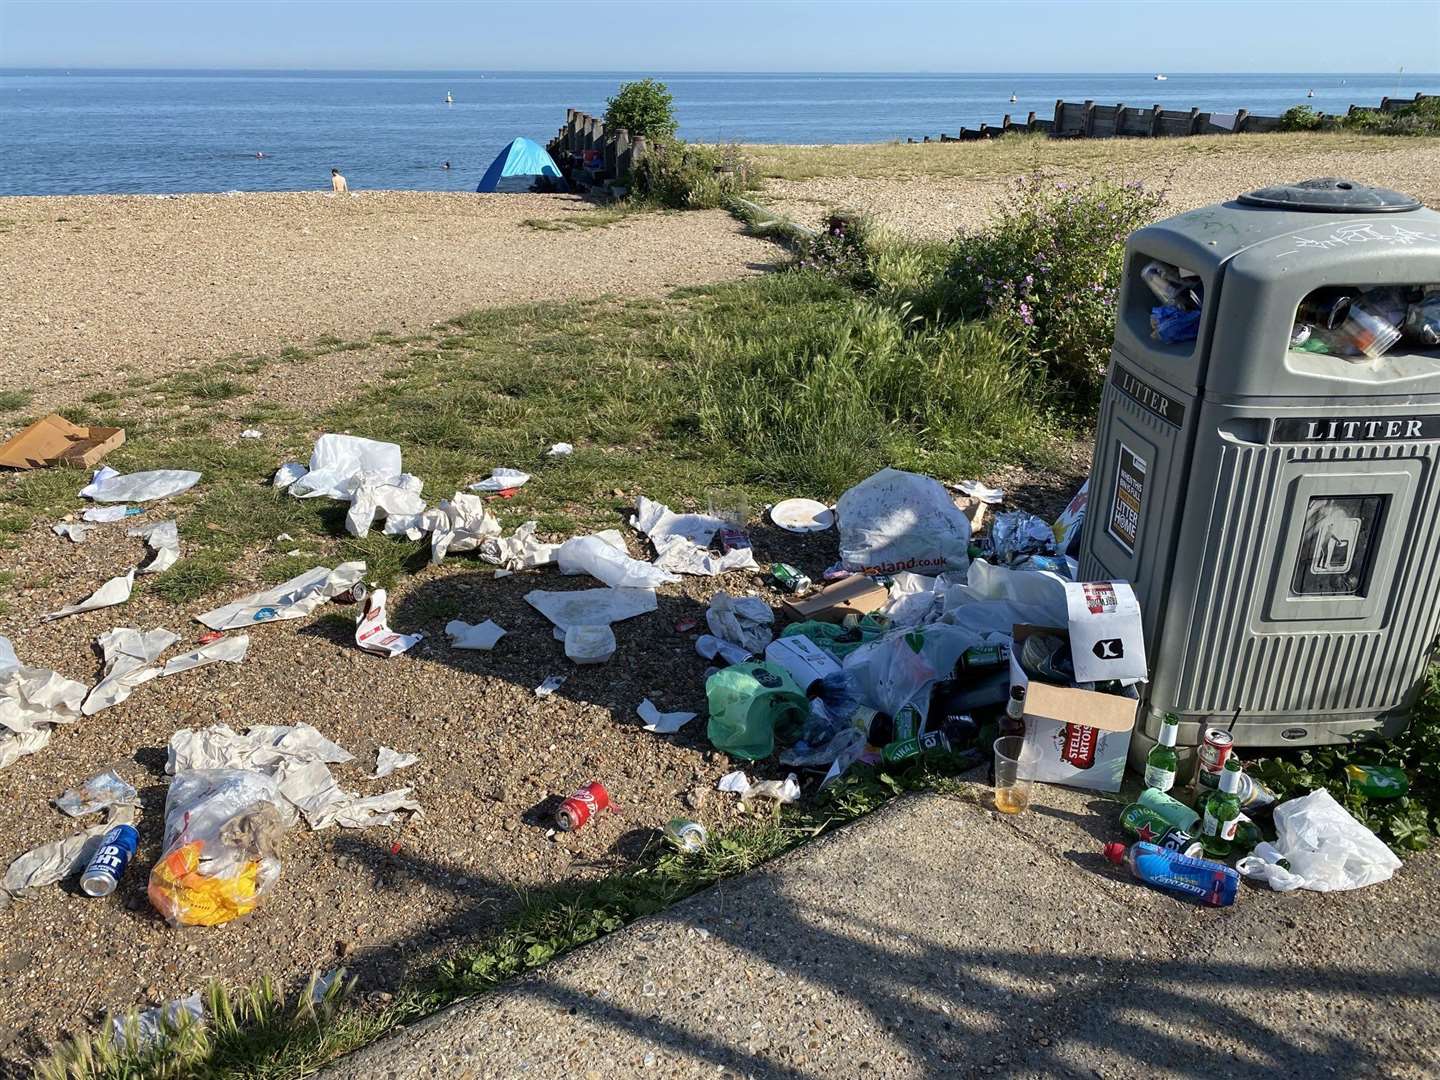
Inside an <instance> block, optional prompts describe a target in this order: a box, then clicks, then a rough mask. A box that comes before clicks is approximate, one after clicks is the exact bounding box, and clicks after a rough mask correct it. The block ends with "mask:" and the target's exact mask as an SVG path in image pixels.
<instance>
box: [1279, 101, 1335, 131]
mask: <svg viewBox="0 0 1440 1080" xmlns="http://www.w3.org/2000/svg"><path fill="white" fill-rule="evenodd" d="M1324 126H1325V114H1324V113H1321V112H1316V111H1315V110H1314V109H1312V108H1311V107H1310V106H1309V105H1296V106H1294V107H1293V108H1289V109H1286V110H1285V112H1284V113H1282V114H1281V116H1280V130H1281V131H1318V130H1319V129H1320V128H1322V127H1324Z"/></svg>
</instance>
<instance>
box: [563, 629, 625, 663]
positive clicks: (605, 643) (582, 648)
mask: <svg viewBox="0 0 1440 1080" xmlns="http://www.w3.org/2000/svg"><path fill="white" fill-rule="evenodd" d="M565 655H566V656H567V657H569V658H570V659H571V660H573V661H575V663H577V664H603V663H605V661H606V660H609V659H610V658H611V657H612V656H614V655H615V631H614V630H611V629H610V627H608V626H572V627H570V629H568V630H566V631H565Z"/></svg>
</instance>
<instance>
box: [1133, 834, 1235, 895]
mask: <svg viewBox="0 0 1440 1080" xmlns="http://www.w3.org/2000/svg"><path fill="white" fill-rule="evenodd" d="M1105 858H1107V859H1109V860H1110V861H1111V862H1112V863H1115V864H1116V865H1117V866H1119V865H1121V864H1124V865H1125V866H1128V867H1129V868H1130V873H1132V874H1134V875H1135V876H1136V877H1137V878H1139V879H1140V880H1141V881H1143V882H1145V884H1147V885H1153V886H1154V887H1155V888H1157V889H1164V890H1165V891H1166V892H1171V893H1175V894H1176V895H1178V896H1189V897H1193V898H1194V899H1196V900H1199V901H1200V902H1201V903H1202V904H1206V905H1208V906H1210V907H1228V906H1229V905H1231V904H1233V903H1234V902H1235V897H1236V896H1237V895H1238V893H1239V890H1240V875H1239V874H1237V873H1236V872H1235V871H1234V870H1232V869H1230V867H1228V866H1226V865H1225V864H1224V863H1218V862H1211V861H1210V860H1209V859H1194V858H1191V857H1190V856H1188V855H1182V854H1180V853H1179V852H1178V851H1171V850H1169V849H1167V848H1162V847H1157V846H1156V845H1154V844H1147V843H1145V842H1144V841H1140V842H1138V843H1134V844H1131V845H1130V847H1129V849H1128V850H1127V849H1126V847H1125V845H1124V844H1106V845H1105Z"/></svg>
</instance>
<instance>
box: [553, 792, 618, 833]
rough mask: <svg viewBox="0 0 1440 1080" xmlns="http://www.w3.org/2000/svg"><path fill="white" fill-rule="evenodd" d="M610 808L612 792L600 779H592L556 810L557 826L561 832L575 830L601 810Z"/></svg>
mask: <svg viewBox="0 0 1440 1080" xmlns="http://www.w3.org/2000/svg"><path fill="white" fill-rule="evenodd" d="M609 809H610V793H609V792H608V791H606V790H605V785H604V784H602V783H601V782H600V781H599V780H591V781H590V783H588V784H586V785H585V786H584V787H582V788H581V789H580V790H579V791H577V792H575V794H574V795H571V796H570V797H569V798H568V799H566V800H565V801H564V802H563V803H561V804H560V809H559V810H557V811H556V812H555V827H556V828H557V829H559V830H560V831H561V832H574V831H575V830H576V829H579V828H581V827H583V826H584V824H585V823H586V822H587V821H589V820H590V819H591V818H592V817H594V816H595V815H596V814H598V813H599V812H600V811H601V810H609Z"/></svg>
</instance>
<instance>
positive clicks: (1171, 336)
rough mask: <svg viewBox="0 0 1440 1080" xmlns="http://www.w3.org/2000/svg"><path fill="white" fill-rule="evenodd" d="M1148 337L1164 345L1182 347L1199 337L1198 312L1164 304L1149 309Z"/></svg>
mask: <svg viewBox="0 0 1440 1080" xmlns="http://www.w3.org/2000/svg"><path fill="white" fill-rule="evenodd" d="M1150 336H1151V337H1153V338H1155V339H1156V340H1157V341H1163V342H1164V343H1165V344H1166V345H1182V344H1184V343H1185V342H1187V341H1194V340H1195V339H1196V338H1197V337H1199V336H1200V312H1198V311H1193V310H1186V309H1185V308H1180V307H1174V306H1173V305H1170V304H1166V305H1164V306H1162V307H1157V308H1151V309H1150Z"/></svg>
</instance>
